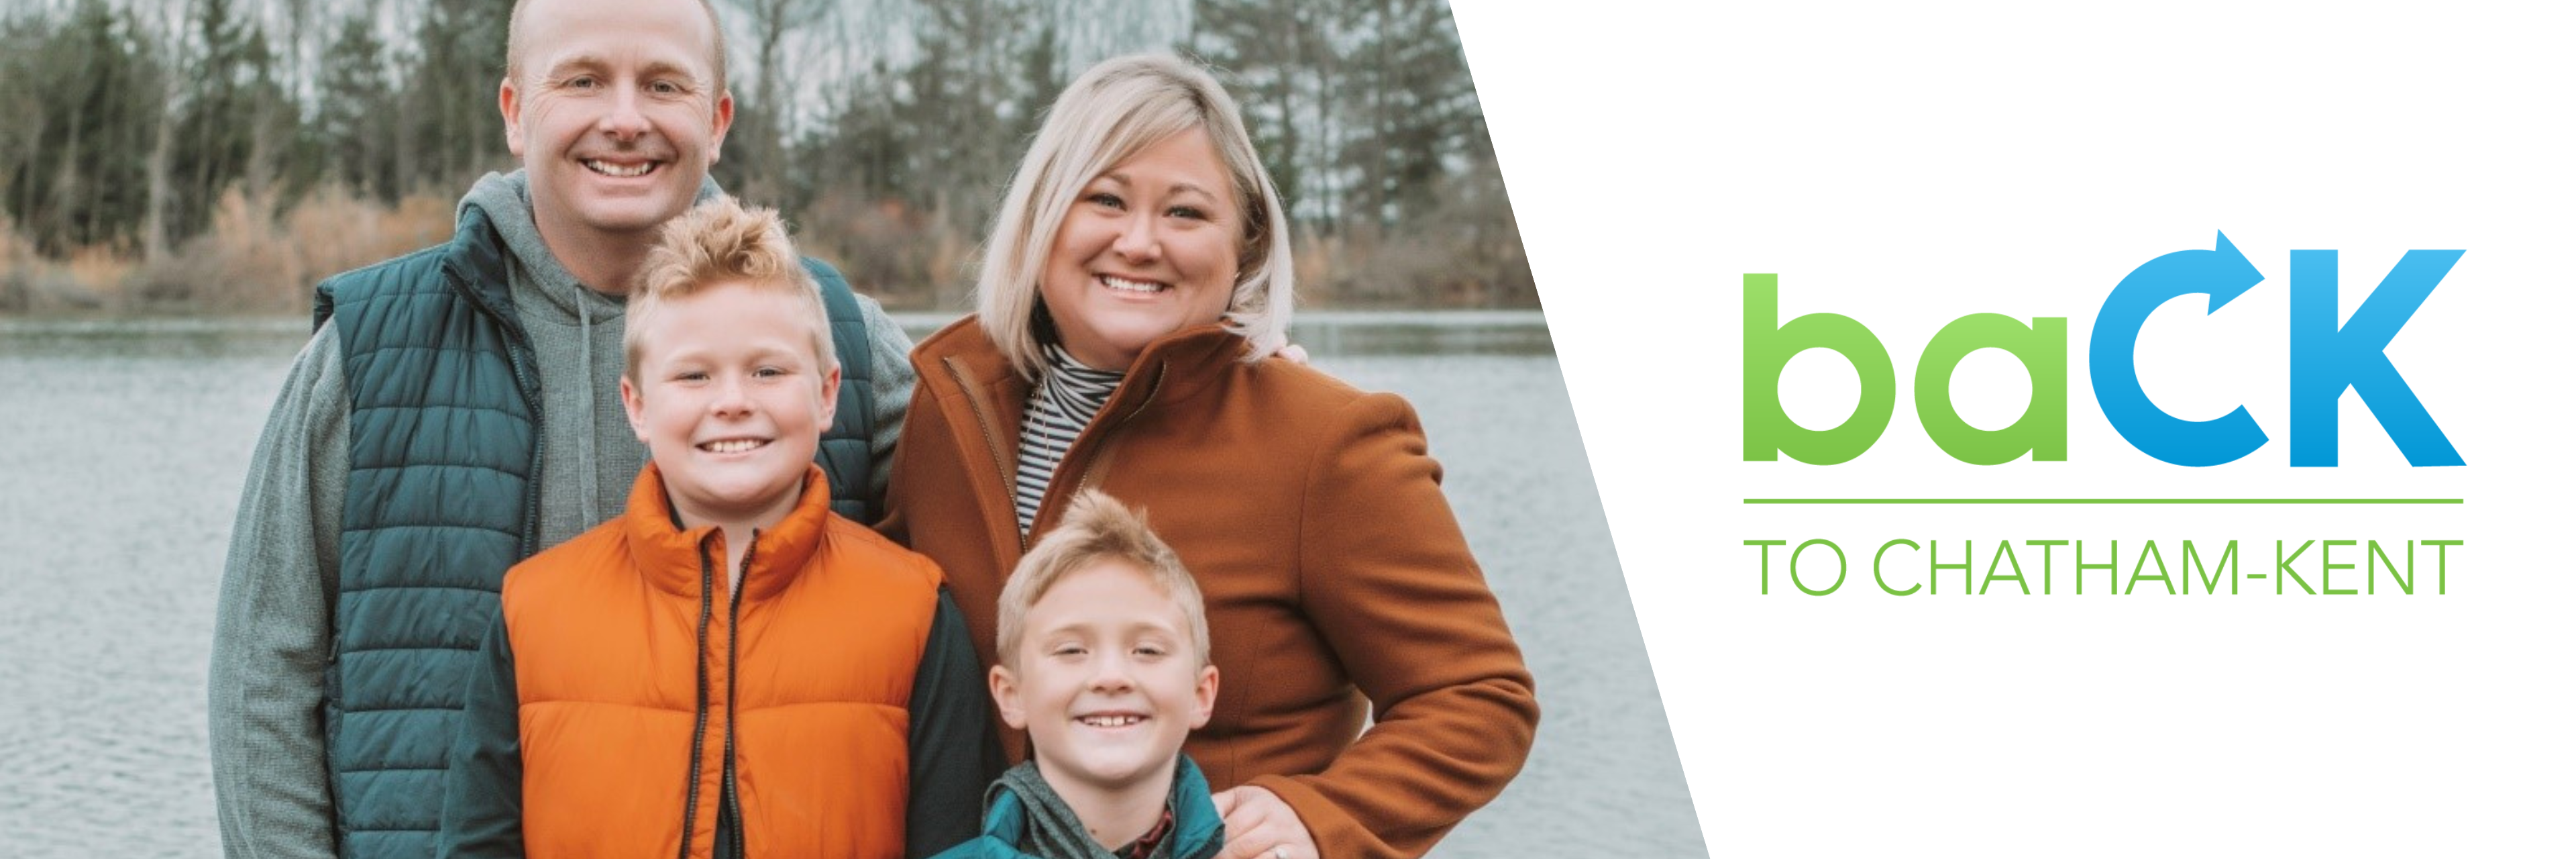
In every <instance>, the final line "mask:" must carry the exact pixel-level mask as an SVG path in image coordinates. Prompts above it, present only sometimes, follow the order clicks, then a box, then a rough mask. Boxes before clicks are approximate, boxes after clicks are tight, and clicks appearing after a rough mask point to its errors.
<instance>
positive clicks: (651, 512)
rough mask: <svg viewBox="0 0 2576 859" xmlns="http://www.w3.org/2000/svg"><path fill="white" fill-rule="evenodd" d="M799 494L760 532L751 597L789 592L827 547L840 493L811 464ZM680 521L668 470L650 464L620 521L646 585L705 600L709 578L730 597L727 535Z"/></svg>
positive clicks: (746, 593) (745, 579) (748, 586)
mask: <svg viewBox="0 0 2576 859" xmlns="http://www.w3.org/2000/svg"><path fill="white" fill-rule="evenodd" d="M799 493H800V494H799V495H798V496H797V499H796V507H795V508H794V509H792V510H790V511H788V513H787V518H785V519H782V520H780V521H779V522H778V524H776V525H773V526H771V527H769V528H765V529H762V530H759V531H755V532H753V541H754V542H753V546H752V550H751V557H750V559H749V560H750V563H751V569H749V570H747V571H745V572H744V573H743V576H742V591H743V593H742V595H743V598H744V599H749V600H762V599H768V598H770V597H774V596H777V595H778V593H779V592H780V591H784V590H786V589H787V586H788V585H789V584H790V583H792V582H794V581H795V580H796V575H797V573H798V572H799V571H801V570H803V569H805V564H806V562H807V561H809V560H812V559H813V557H814V552H815V550H816V549H818V548H819V547H820V546H821V545H822V543H823V532H824V531H825V530H827V529H828V528H829V527H830V525H831V519H832V490H831V487H830V485H829V484H827V483H826V482H825V481H824V479H823V468H822V466H818V465H807V466H805V485H804V486H803V487H802V488H801V489H800V490H799ZM677 518H678V517H677V516H676V515H675V514H674V513H673V512H672V510H671V496H670V494H669V492H667V491H666V490H665V488H664V487H663V485H662V469H661V468H660V467H659V466H657V465H655V464H654V463H651V462H647V463H645V464H644V472H643V473H642V474H639V475H636V477H635V490H634V492H633V493H632V494H630V495H628V496H627V498H626V515H625V516H623V517H620V521H622V522H624V523H625V528H626V540H627V543H628V544H629V545H630V546H632V547H633V551H634V553H635V565H636V567H637V568H638V570H639V571H640V572H641V573H642V574H643V575H644V578H645V580H646V581H649V582H651V583H652V584H653V586H654V587H656V588H659V589H661V590H663V591H666V592H669V593H672V594H676V595H679V596H688V597H695V596H698V595H699V589H700V587H701V586H702V585H705V583H707V582H709V581H712V582H714V583H715V584H713V585H712V587H713V588H715V589H716V591H717V592H718V593H722V592H723V588H724V587H725V585H724V584H723V583H724V582H725V581H726V580H727V579H728V578H730V576H727V575H723V574H721V573H722V572H723V571H721V570H717V569H716V568H717V567H721V566H723V565H724V557H725V545H724V532H723V531H720V530H718V529H717V528H716V527H715V526H713V525H704V526H700V527H696V528H688V529H682V528H681V527H680V526H679V524H678V522H677Z"/></svg>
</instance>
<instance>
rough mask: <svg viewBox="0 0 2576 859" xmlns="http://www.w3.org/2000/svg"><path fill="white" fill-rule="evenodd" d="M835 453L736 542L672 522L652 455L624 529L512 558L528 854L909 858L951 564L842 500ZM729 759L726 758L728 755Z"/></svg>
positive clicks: (510, 605) (507, 595)
mask: <svg viewBox="0 0 2576 859" xmlns="http://www.w3.org/2000/svg"><path fill="white" fill-rule="evenodd" d="M830 500H831V491H830V489H829V487H827V486H826V485H825V483H824V478H823V472H822V470H821V469H819V468H812V469H810V470H809V471H808V473H807V474H806V479H805V487H804V495H803V497H802V500H800V501H799V502H798V503H797V506H796V508H795V510H794V511H793V512H792V513H790V514H789V515H788V517H787V519H786V520H785V521H782V522H780V523H778V525H777V526H776V527H773V528H770V529H768V530H766V531H762V532H760V533H759V534H758V535H757V536H756V537H755V539H754V542H753V545H752V548H751V553H750V555H749V557H748V558H746V559H745V566H746V568H747V569H746V571H745V572H744V573H743V576H742V586H741V592H740V593H739V594H738V595H737V594H734V593H731V592H729V585H728V583H727V581H726V580H727V575H726V571H725V570H724V565H725V561H724V558H725V547H724V537H723V535H722V533H721V532H719V531H717V530H716V529H714V528H696V529H691V530H687V531H682V530H679V529H678V528H677V527H676V526H675V525H674V524H673V522H672V516H671V511H670V506H669V502H668V501H667V500H666V498H665V496H664V494H663V488H662V475H661V471H660V470H659V469H658V468H655V467H653V466H651V465H649V464H648V465H647V466H645V468H644V473H643V474H642V475H641V476H639V477H638V478H637V479H636V481H635V491H634V494H633V495H632V496H631V497H630V498H628V499H627V505H626V510H627V512H626V515H625V516H624V517H622V518H620V519H619V520H618V525H617V526H615V527H604V528H598V529H593V530H592V531H590V532H589V533H587V534H584V535H582V536H581V537H579V538H576V539H574V540H572V541H570V542H567V543H565V544H563V546H561V547H560V548H558V549H556V550H554V551H551V552H547V553H544V554H541V555H539V556H538V557H536V558H534V559H531V560H530V561H528V562H527V563H525V564H522V565H521V566H520V567H518V568H516V569H513V570H512V571H511V572H510V575H509V577H508V579H507V580H506V581H505V582H504V583H503V585H502V592H501V610H502V612H503V615H504V616H505V618H506V622H507V623H508V624H509V635H510V641H511V642H512V647H513V649H514V650H515V651H516V652H517V674H518V684H519V737H520V743H521V745H520V748H521V755H522V759H523V760H524V762H525V765H526V770H525V772H526V776H525V783H524V786H523V789H522V794H521V796H522V797H523V801H524V802H525V805H524V815H525V816H524V818H523V820H524V826H525V829H524V832H525V836H526V839H527V840H526V845H527V853H528V855H529V856H531V857H546V856H572V855H591V856H672V855H680V856H688V857H708V856H712V855H715V854H716V853H717V852H718V851H717V850H716V845H715V840H716V818H717V816H718V813H719V804H720V802H721V798H722V797H723V796H725V787H726V784H725V780H726V779H727V778H728V777H730V778H731V779H732V780H733V785H732V787H733V794H734V796H736V797H737V798H738V800H739V810H738V812H737V815H736V817H737V819H739V820H740V821H742V823H741V825H740V826H739V827H737V828H736V829H735V830H734V832H733V833H731V834H730V835H729V840H730V839H731V838H739V839H741V840H740V841H739V842H737V843H736V844H735V845H733V846H732V847H739V848H741V849H740V850H735V849H732V847H728V849H726V850H724V851H722V852H725V853H736V854H738V855H748V856H797V857H898V856H901V855H902V854H903V847H904V831H903V826H904V802H905V797H906V779H907V777H908V768H907V761H906V759H905V748H906V746H905V740H906V736H907V731H908V730H909V728H910V725H909V722H910V719H909V715H908V711H907V709H906V707H907V706H908V704H909V703H910V701H909V699H910V697H911V694H912V681H913V676H912V675H913V671H914V668H915V667H916V666H917V665H919V664H920V662H921V654H922V647H923V641H924V640H925V639H926V638H927V636H928V635H929V633H930V623H931V617H932V615H933V612H934V607H935V606H936V601H937V599H938V593H939V578H940V577H939V569H938V567H936V566H934V565H933V564H931V562H930V561H929V559H927V558H924V557H922V556H920V555H917V554H914V553H912V552H909V551H906V550H904V549H902V548H900V547H898V546H896V545H894V544H893V543H891V542H888V541H886V540H885V539H884V538H882V537H879V536H877V534H876V533H875V532H873V531H870V530H868V529H867V528H865V527H863V526H860V525H858V524H857V523H854V522H851V521H849V520H847V519H843V518H840V517H838V516H834V515H831V512H830V507H829V504H830ZM728 758H730V760H731V762H732V767H731V769H730V772H729V771H728V768H727V767H726V762H727V760H728Z"/></svg>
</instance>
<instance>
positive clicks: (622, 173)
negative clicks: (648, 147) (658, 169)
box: [581, 161, 654, 179]
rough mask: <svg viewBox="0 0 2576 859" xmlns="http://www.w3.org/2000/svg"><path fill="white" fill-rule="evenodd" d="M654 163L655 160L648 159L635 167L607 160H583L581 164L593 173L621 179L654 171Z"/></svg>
mask: <svg viewBox="0 0 2576 859" xmlns="http://www.w3.org/2000/svg"><path fill="white" fill-rule="evenodd" d="M653 164H654V162H651V161H647V162H644V163H642V164H637V165H635V166H633V167H619V166H617V165H615V164H610V163H608V162H606V161H584V162H581V166H584V167H588V168H590V170H591V172H593V173H598V174H600V175H602V176H615V177H617V178H620V179H633V178H635V177H637V176H642V175H644V174H646V173H651V172H653Z"/></svg>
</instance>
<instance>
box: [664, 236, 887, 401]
mask: <svg viewBox="0 0 2576 859" xmlns="http://www.w3.org/2000/svg"><path fill="white" fill-rule="evenodd" d="M642 277H643V282H642V284H641V285H639V286H638V287H637V288H636V290H635V293H634V294H633V295H631V296H629V297H628V298H627V299H626V378H627V379H628V380H631V381H640V380H639V379H638V377H637V376H636V375H635V374H636V365H637V363H638V359H641V358H642V357H644V334H643V332H644V331H645V330H646V329H648V328H650V327H652V326H650V325H648V324H647V323H648V322H650V321H651V320H652V318H653V316H654V314H657V313H660V312H661V311H662V303H663V302H665V301H669V300H671V299H675V298H686V297H688V296H690V295H692V294H695V293H696V292H697V291H698V290H700V289H703V288H706V287H709V286H714V285H716V284H720V283H740V284H745V285H748V286H751V287H753V288H755V289H765V290H771V291H776V292H781V293H785V294H791V295H796V296H801V297H802V298H803V300H802V301H800V302H798V307H799V310H800V311H802V312H800V313H799V314H798V315H799V316H801V317H803V319H802V320H801V321H802V322H803V324H804V327H805V328H806V329H807V333H806V337H807V339H808V340H810V341H812V342H813V344H814V359H815V366H816V367H817V368H819V369H821V370H824V371H827V372H828V371H831V370H836V369H839V368H840V366H841V359H840V357H839V355H838V354H837V353H835V352H833V351H832V327H831V320H830V318H829V316H828V315H827V314H826V312H825V311H824V309H823V291H822V288H821V287H820V286H817V285H816V284H815V282H814V276H813V275H811V274H808V273H806V271H805V262H804V260H803V259H802V258H800V257H798V256H797V255H796V246H795V245H794V244H793V243H791V242H789V241H788V240H787V225H786V222H785V221H782V220H780V219H779V217H778V210H776V209H766V208H753V209H746V208H743V206H742V204H741V203H739V202H736V201H735V200H734V198H732V197H729V196H719V197H716V198H714V199H710V200H708V201H706V202H703V203H699V204H698V205H697V206H695V207H692V208H691V209H689V210H688V211H687V212H683V213H681V214H680V216H679V217H676V218H672V219H671V220H670V221H669V222H668V223H665V224H663V225H662V237H661V240H660V241H658V242H655V243H654V245H653V251H652V253H650V254H648V255H646V256H645V257H644V272H643V276H642Z"/></svg>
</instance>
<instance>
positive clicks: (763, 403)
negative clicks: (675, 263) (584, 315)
mask: <svg viewBox="0 0 2576 859" xmlns="http://www.w3.org/2000/svg"><path fill="white" fill-rule="evenodd" d="M811 312H812V311H811V305H809V304H804V303H802V302H800V301H799V300H798V299H797V298H796V297H795V296H791V295H787V294H784V293H782V292H779V291H777V290H769V289H756V288H753V287H751V286H749V285H745V284H740V283H718V284H711V285H708V286H705V287H701V288H699V289H698V290H697V291H696V292H694V293H692V294H690V295H688V296H685V297H680V298H673V299H665V300H663V302H662V304H661V308H660V309H659V310H657V311H655V312H654V313H653V314H652V315H651V318H649V319H646V320H643V322H644V324H645V325H647V326H649V327H647V328H646V329H645V330H643V331H638V332H636V336H637V338H638V342H639V343H641V344H642V345H641V349H640V350H639V353H638V354H637V356H636V366H633V367H629V368H627V369H628V375H627V378H626V379H624V380H622V381H620V382H619V383H618V393H619V395H620V396H621V397H623V398H624V399H625V401H626V419H627V422H628V423H631V424H633V425H634V427H635V437H636V438H638V439H641V440H643V442H644V445H645V447H647V448H648V449H650V450H651V451H652V454H653V462H654V464H656V465H658V466H659V467H660V468H661V470H662V482H663V487H664V489H666V490H667V491H668V492H669V493H670V496H671V504H672V506H673V507H674V508H676V509H677V510H678V511H679V514H680V521H681V522H683V523H685V524H687V525H689V526H691V527H696V526H700V525H711V524H751V525H754V526H756V527H757V526H767V525H771V524H775V523H777V522H778V521H779V520H780V519H783V518H785V517H786V515H787V512H788V511H789V510H792V509H794V508H795V506H796V498H797V489H798V488H799V487H800V486H801V485H802V483H803V481H804V479H805V467H806V465H807V464H809V463H811V462H813V461H814V448H815V446H816V444H817V443H818V442H819V440H820V439H821V437H822V432H823V428H824V427H826V426H829V425H830V423H831V419H832V417H831V416H832V406H833V400H834V398H835V397H836V396H837V394H838V392H839V390H840V386H841V372H840V371H839V370H837V369H834V370H828V371H827V370H823V369H821V367H820V363H821V361H820V359H819V358H818V357H817V356H816V355H815V354H814V341H813V335H812V333H811V332H812V330H813V329H812V326H811V323H810V322H808V321H807V320H806V319H805V316H806V314H810V313H811Z"/></svg>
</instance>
